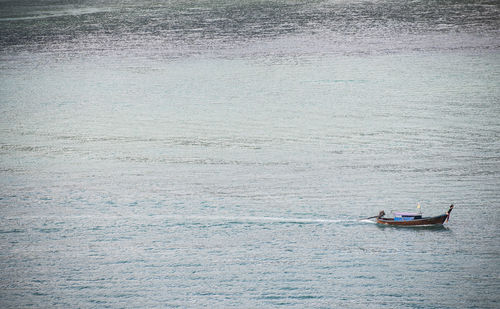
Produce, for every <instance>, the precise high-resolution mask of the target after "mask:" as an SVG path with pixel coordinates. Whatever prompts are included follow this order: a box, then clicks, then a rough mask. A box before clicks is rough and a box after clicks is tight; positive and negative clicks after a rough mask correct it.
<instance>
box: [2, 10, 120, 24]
mask: <svg viewBox="0 0 500 309" xmlns="http://www.w3.org/2000/svg"><path fill="white" fill-rule="evenodd" d="M109 11H111V9H99V8H84V9H73V10H66V11H61V12H47V13H42V14H39V15H33V16H22V17H4V18H0V22H1V21H21V20H36V19H46V18H56V17H64V16H79V15H88V14H96V13H103V12H109Z"/></svg>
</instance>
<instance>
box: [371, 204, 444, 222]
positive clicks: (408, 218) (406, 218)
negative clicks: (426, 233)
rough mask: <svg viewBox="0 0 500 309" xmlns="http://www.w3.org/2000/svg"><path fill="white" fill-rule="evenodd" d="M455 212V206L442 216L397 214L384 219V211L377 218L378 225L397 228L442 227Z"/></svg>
mask: <svg viewBox="0 0 500 309" xmlns="http://www.w3.org/2000/svg"><path fill="white" fill-rule="evenodd" d="M452 210H453V205H451V206H450V209H448V211H447V212H446V213H445V214H443V215H440V216H435V217H422V215H421V214H419V213H404V212H402V213H395V214H394V218H384V216H385V212H384V211H383V210H382V211H381V212H380V213H379V215H378V216H377V217H376V218H377V223H380V224H387V225H397V226H429V225H440V224H443V223H444V222H445V221H446V222H448V220H449V218H450V213H451V211H452Z"/></svg>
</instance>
